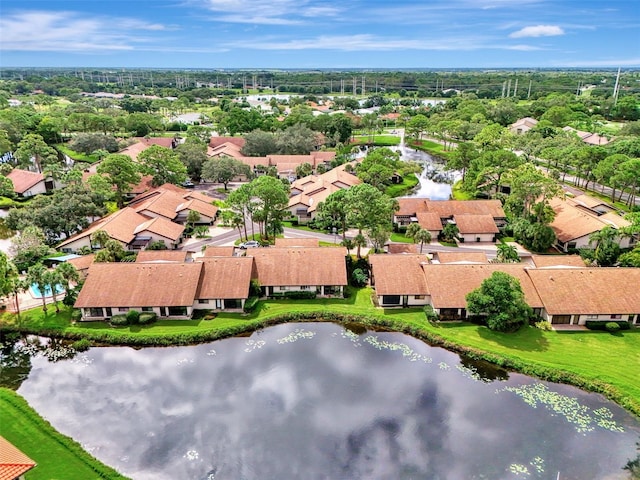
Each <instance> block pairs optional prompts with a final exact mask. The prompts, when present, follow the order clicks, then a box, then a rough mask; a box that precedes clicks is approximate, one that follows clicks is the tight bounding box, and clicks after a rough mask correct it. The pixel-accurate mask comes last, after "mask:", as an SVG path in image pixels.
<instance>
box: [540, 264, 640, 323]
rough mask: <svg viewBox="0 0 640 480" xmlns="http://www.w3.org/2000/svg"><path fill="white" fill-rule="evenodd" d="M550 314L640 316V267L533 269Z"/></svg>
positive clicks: (541, 295) (541, 296)
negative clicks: (636, 314)
mask: <svg viewBox="0 0 640 480" xmlns="http://www.w3.org/2000/svg"><path fill="white" fill-rule="evenodd" d="M529 276H530V277H531V280H532V281H533V284H534V285H535V287H536V289H537V291H538V293H539V294H540V298H542V300H543V302H544V307H545V309H546V311H547V313H549V314H550V315H589V314H591V315H596V314H633V313H640V295H638V285H640V268H604V267H600V268H575V269H569V268H558V269H551V268H548V269H547V268H545V269H540V270H538V269H531V270H529Z"/></svg>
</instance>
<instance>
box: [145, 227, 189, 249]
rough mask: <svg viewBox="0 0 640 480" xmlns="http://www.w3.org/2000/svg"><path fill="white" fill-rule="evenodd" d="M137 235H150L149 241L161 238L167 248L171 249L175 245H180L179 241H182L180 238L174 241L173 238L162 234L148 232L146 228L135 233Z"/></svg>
mask: <svg viewBox="0 0 640 480" xmlns="http://www.w3.org/2000/svg"><path fill="white" fill-rule="evenodd" d="M137 235H139V236H141V237H150V238H151V240H149V243H151V242H155V241H157V240H161V241H163V242H164V244H165V245H166V246H167V248H169V249H172V248H175V247H177V246H178V245H180V243H182V238H179V239H178V242H177V243H176V242H174V241H173V240H171V239H169V238H167V237H163V236H162V235H158V234H157V233H152V232H149V231H147V230H144V231H142V232H139V233H137Z"/></svg>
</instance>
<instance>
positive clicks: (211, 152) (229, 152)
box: [207, 142, 244, 159]
mask: <svg viewBox="0 0 640 480" xmlns="http://www.w3.org/2000/svg"><path fill="white" fill-rule="evenodd" d="M207 155H208V156H209V157H219V156H222V155H226V156H228V157H233V158H237V159H240V158H243V157H244V155H242V147H240V146H238V145H236V144H234V143H230V142H226V143H223V144H221V145H218V146H216V147H208V148H207Z"/></svg>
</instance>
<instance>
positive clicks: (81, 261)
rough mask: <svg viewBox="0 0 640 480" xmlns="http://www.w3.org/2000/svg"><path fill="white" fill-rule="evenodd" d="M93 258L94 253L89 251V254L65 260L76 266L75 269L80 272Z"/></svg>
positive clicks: (89, 264)
mask: <svg viewBox="0 0 640 480" xmlns="http://www.w3.org/2000/svg"><path fill="white" fill-rule="evenodd" d="M94 258H95V255H94V254H93V253H91V254H89V255H81V256H79V257H78V258H72V259H70V260H67V263H70V264H71V265H73V266H74V267H76V270H78V271H79V272H80V271H82V270H87V269H88V268H89V267H90V266H91V264H92V263H93V259H94Z"/></svg>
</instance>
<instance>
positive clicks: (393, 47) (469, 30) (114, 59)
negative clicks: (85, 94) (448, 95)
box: [0, 0, 640, 69]
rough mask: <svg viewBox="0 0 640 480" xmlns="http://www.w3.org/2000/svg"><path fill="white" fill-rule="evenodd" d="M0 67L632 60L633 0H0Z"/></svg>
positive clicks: (637, 26) (637, 63)
mask: <svg viewBox="0 0 640 480" xmlns="http://www.w3.org/2000/svg"><path fill="white" fill-rule="evenodd" d="M0 66H3V67H8V66H35V67H77V66H94V67H101V66H103V67H155V68H173V67H176V68H305V69H306V68H345V69H348V68H389V69H392V68H499V67H506V68H526V67H542V68H555V67H583V66H584V67H618V66H621V67H640V1H638V0H597V1H596V0H582V1H575V0H389V1H380V0H341V1H337V0H322V1H321V0H155V1H150V0H64V1H60V0H1V2H0Z"/></svg>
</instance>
